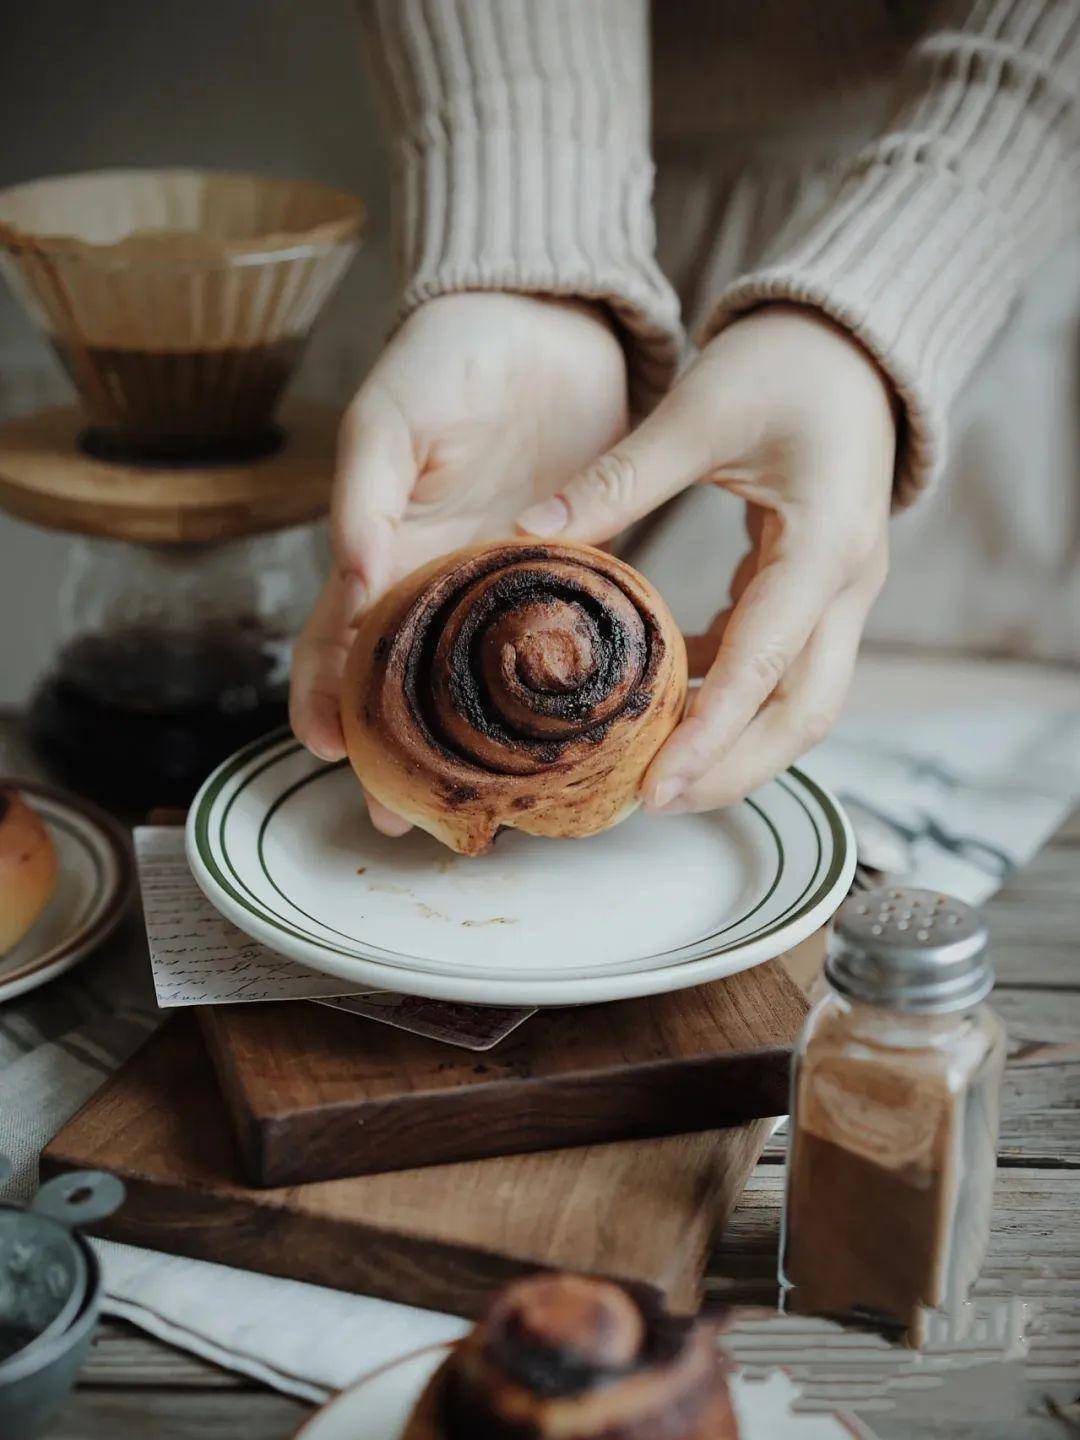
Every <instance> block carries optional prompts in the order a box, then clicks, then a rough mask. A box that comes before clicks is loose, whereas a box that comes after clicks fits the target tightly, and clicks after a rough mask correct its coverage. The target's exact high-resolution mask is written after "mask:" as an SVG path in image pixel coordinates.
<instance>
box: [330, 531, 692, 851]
mask: <svg viewBox="0 0 1080 1440" xmlns="http://www.w3.org/2000/svg"><path fill="white" fill-rule="evenodd" d="M686 686H687V678H686V650H685V646H684V644H683V639H682V636H681V634H680V633H679V629H678V627H677V626H676V624H675V621H674V619H673V617H672V615H671V612H670V611H669V610H668V608H667V606H666V605H665V604H664V601H663V600H662V599H661V598H660V596H659V595H658V594H657V593H656V591H655V590H654V589H653V588H652V586H651V585H650V584H649V583H648V582H647V581H646V580H645V579H644V578H643V577H642V576H640V575H639V574H638V573H637V572H636V571H635V570H633V569H631V567H630V566H629V565H627V564H625V563H624V562H623V561H621V560H617V559H616V558H615V557H614V556H612V555H608V554H606V553H605V552H603V551H601V550H594V549H593V548H592V547H591V546H587V545H572V544H549V543H543V542H539V541H531V540H519V541H503V542H498V543H496V544H489V545H481V546H475V547H473V548H471V549H468V550H462V551H459V552H457V553H456V554H454V555H450V556H447V557H445V558H443V559H441V560H437V561H435V562H433V563H432V564H430V565H427V566H424V567H423V568H421V569H419V570H417V571H415V572H414V573H413V574H412V575H409V576H408V577H407V578H406V579H404V580H402V581H401V582H400V583H399V584H398V585H396V586H395V587H394V588H393V589H392V590H390V591H389V592H388V593H387V594H386V595H385V596H384V597H383V598H382V600H380V601H379V602H378V603H377V604H376V605H375V606H374V607H373V608H372V610H370V611H369V612H368V614H367V615H366V616H365V617H364V618H363V620H362V621H361V623H360V626H359V629H358V632H357V636H356V640H355V643H354V645H353V648H352V652H351V654H350V656H349V661H348V664H347V666H346V670H345V680H344V685H343V691H342V724H343V727H344V731H345V740H346V744H347V746H348V751H349V759H350V760H351V762H352V765H353V768H354V769H355V771H356V773H357V775H358V776H359V777H360V780H361V781H362V782H363V784H364V785H365V786H366V787H367V789H368V790H369V791H370V793H371V794H372V795H374V796H375V798H376V799H377V800H380V801H381V802H382V803H383V804H384V805H386V806H388V807H389V808H390V809H391V810H394V811H396V812H397V813H398V814H399V815H402V816H404V818H405V819H406V820H410V821H411V822H412V823H413V824H414V825H418V826H420V827H421V829H423V830H427V831H428V832H429V833H430V834H432V835H434V836H435V837H436V839H438V840H441V841H442V842H443V843H444V844H445V845H448V846H450V848H451V849H452V850H457V851H459V852H460V853H461V854H464V855H476V854H479V853H481V852H482V851H484V850H486V849H487V848H488V847H489V846H490V844H491V842H492V840H493V838H494V836H495V833H496V831H497V830H498V829H499V828H500V827H501V826H504V825H506V826H514V827H516V828H517V829H519V830H525V831H527V832H528V833H529V834H531V835H551V836H581V835H593V834H595V833H596V832H597V831H599V830H605V829H607V828H608V827H609V826H611V825H615V824H617V823H618V821H620V820H622V819H623V818H625V816H626V815H628V814H629V813H630V812H631V811H632V810H633V809H634V808H635V807H636V805H637V803H638V787H639V785H640V783H641V780H642V777H643V776H644V774H645V771H646V770H647V768H648V766H649V762H650V761H651V760H652V758H653V756H654V755H655V754H656V752H657V751H658V750H659V749H660V746H661V745H662V744H663V743H664V741H665V740H666V739H667V737H668V735H670V733H671V731H672V730H673V729H674V728H675V726H676V724H677V723H678V721H679V720H680V718H681V717H682V712H683V707H684V705H685V702H686Z"/></svg>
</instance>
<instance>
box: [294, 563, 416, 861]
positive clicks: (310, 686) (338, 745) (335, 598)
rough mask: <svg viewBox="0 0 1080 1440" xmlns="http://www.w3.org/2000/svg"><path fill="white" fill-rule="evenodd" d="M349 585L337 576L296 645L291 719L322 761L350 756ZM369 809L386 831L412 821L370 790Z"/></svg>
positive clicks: (374, 821) (327, 586)
mask: <svg viewBox="0 0 1080 1440" xmlns="http://www.w3.org/2000/svg"><path fill="white" fill-rule="evenodd" d="M350 620H351V615H349V607H348V595H347V587H346V586H345V584H344V582H343V581H342V579H341V577H340V576H338V575H332V576H331V577H330V579H329V580H328V581H327V582H326V584H325V585H324V586H323V592H322V594H321V595H320V596H319V599H318V601H317V602H316V605H315V608H314V610H313V611H312V612H311V616H310V618H309V619H308V623H307V625H306V626H305V627H304V630H303V632H302V634H301V635H300V638H299V639H298V640H297V642H296V647H295V649H294V650H293V663H292V681H291V684H290V687H289V723H290V724H291V725H292V728H293V734H294V735H295V736H296V738H297V739H298V740H299V741H300V743H301V744H302V745H306V746H307V748H308V749H309V750H310V751H311V753H312V754H313V755H316V756H317V757H318V758H319V759H320V760H329V761H334V760H342V759H344V757H345V735H344V732H343V731H342V728H341V679H342V675H343V674H344V671H345V661H346V659H347V658H348V654H349V649H350V646H351V644H352V637H353V629H352V625H351V623H350ZM364 799H365V800H366V802H367V808H368V814H369V815H370V816H371V823H372V824H373V825H374V826H375V829H376V830H381V831H382V833H383V834H384V835H393V836H397V835H404V834H405V833H406V831H408V830H411V829H412V826H411V825H410V824H409V822H408V821H407V820H403V819H402V818H401V816H400V815H397V814H395V813H394V811H393V810H388V809H387V808H386V806H385V805H382V804H380V803H379V801H378V800H376V799H375V797H374V796H373V795H369V794H368V792H367V791H366V790H365V791H364Z"/></svg>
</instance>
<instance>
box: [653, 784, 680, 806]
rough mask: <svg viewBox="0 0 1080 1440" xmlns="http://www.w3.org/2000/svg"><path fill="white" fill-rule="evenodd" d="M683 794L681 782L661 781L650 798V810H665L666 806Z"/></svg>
mask: <svg viewBox="0 0 1080 1440" xmlns="http://www.w3.org/2000/svg"><path fill="white" fill-rule="evenodd" d="M682 793H683V783H682V781H681V780H661V781H660V784H659V785H657V786H656V788H655V789H654V790H653V792H652V795H651V796H650V797H649V801H648V804H649V808H650V810H663V808H664V806H665V805H670V804H671V802H672V801H673V800H677V799H678V798H679V796H680V795H681V794H682Z"/></svg>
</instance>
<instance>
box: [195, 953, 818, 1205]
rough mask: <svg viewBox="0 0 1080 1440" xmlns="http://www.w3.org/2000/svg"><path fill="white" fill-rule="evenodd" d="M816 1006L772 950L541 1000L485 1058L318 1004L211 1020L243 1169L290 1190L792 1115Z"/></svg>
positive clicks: (210, 1038) (256, 1181)
mask: <svg viewBox="0 0 1080 1440" xmlns="http://www.w3.org/2000/svg"><path fill="white" fill-rule="evenodd" d="M806 1009H807V1006H806V1000H805V998H804V997H803V994H802V992H801V991H800V990H799V989H798V987H797V986H796V985H795V984H794V983H793V981H792V980H791V979H790V978H789V976H788V974H787V973H786V971H785V969H784V967H783V965H782V963H781V962H780V961H773V962H772V963H771V964H768V965H761V966H758V967H756V968H755V969H753V970H747V971H744V972H743V973H742V974H740V975H733V976H731V977H730V978H729V979H727V980H721V981H717V982H715V983H714V984H711V985H705V986H701V987H699V988H698V989H695V990H681V991H677V992H675V993H673V994H670V995H655V996H649V997H646V998H642V999H638V1000H624V1001H618V1002H615V1003H613V1004H607V1005H592V1006H587V1007H580V1008H577V1009H563V1010H545V1011H541V1012H540V1013H539V1014H537V1015H534V1016H533V1017H532V1018H531V1019H530V1020H528V1021H526V1023H525V1024H524V1025H523V1026H521V1028H520V1029H518V1030H516V1031H515V1032H514V1033H513V1034H512V1035H510V1036H509V1037H508V1038H507V1039H506V1040H504V1041H503V1042H502V1043H501V1044H500V1045H498V1046H497V1047H496V1048H495V1049H494V1050H492V1051H488V1052H485V1053H483V1054H477V1053H476V1052H473V1051H468V1050H461V1049H455V1048H453V1047H452V1046H448V1045H445V1044H440V1043H439V1042H437V1041H434V1040H429V1039H425V1038H424V1037H422V1036H419V1035H413V1034H409V1033H407V1032H405V1031H402V1030H395V1029H393V1028H391V1027H390V1026H387V1025H381V1024H378V1023H376V1022H374V1021H372V1020H367V1019H362V1018H360V1017H358V1016H356V1015H349V1014H345V1013H342V1012H340V1011H335V1010H331V1009H328V1008H326V1007H325V1006H321V1005H312V1004H310V1003H290V1004H280V1005H266V1004H261V1005H217V1006H206V1007H204V1008H203V1009H202V1011H201V1012H200V1019H201V1022H202V1026H203V1033H204V1036H205V1038H206V1040H207V1043H208V1046H209V1049H210V1053H211V1055H212V1057H213V1060H214V1064H215V1068H216V1070H217V1074H218V1079H219V1082H220V1084H221V1087H222V1090H223V1092H224V1095H225V1099H226V1102H227V1104H228V1107H229V1111H230V1113H231V1115H232V1118H233V1124H234V1126H235V1132H236V1136H237V1139H238V1142H239V1146H240V1153H241V1157H242V1162H243V1166H244V1172H245V1176H246V1178H247V1180H248V1181H249V1182H250V1183H251V1184H253V1185H289V1184H298V1183H301V1182H303V1181H310V1180H326V1179H333V1178H335V1177H337V1176H342V1175H365V1174H370V1173H372V1172H375V1171H386V1170H400V1169H409V1168H411V1167H413V1166H417V1165H434V1164H443V1163H445V1162H447V1161H453V1160H474V1159H481V1158H483V1157H485V1156H490V1155H514V1154H520V1153H522V1152H526V1151H533V1150H548V1149H553V1148H556V1147H561V1146H567V1145H583V1144H590V1143H594V1142H597V1141H605V1140H625V1139H636V1138H641V1137H645V1136H657V1135H671V1134H688V1133H690V1132H692V1131H696V1130H712V1129H716V1128H717V1127H718V1126H726V1125H733V1124H736V1123H738V1122H740V1121H742V1120H747V1119H753V1118H757V1117H760V1116H763V1115H778V1114H783V1113H784V1112H785V1111H786V1110H787V1105H788V1060H789V1053H790V1047H791V1045H792V1043H793V1041H794V1040H795V1037H796V1036H797V1035H798V1033H799V1030H800V1029H801V1027H802V1023H803V1019H804V1018H805V1015H806Z"/></svg>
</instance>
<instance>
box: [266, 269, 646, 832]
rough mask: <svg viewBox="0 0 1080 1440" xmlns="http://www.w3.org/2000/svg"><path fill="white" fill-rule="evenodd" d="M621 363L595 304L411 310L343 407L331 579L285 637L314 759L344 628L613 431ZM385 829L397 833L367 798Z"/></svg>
mask: <svg viewBox="0 0 1080 1440" xmlns="http://www.w3.org/2000/svg"><path fill="white" fill-rule="evenodd" d="M626 425H627V401H626V364H625V360H624V357H623V352H622V348H621V346H620V344H619V342H618V340H617V338H616V336H615V334H614V332H613V331H612V329H611V327H610V326H609V325H608V323H607V321H606V320H605V319H604V317H603V314H602V312H600V311H599V310H597V309H596V308H594V307H592V306H589V305H585V304H582V303H579V302H577V301H563V300H550V299H541V298H537V297H532V296H526V295H507V294H499V293H487V292H483V293H480V292H478V293H475V294H460V295H447V296H442V297H440V298H439V299H436V300H430V301H428V302H427V304H425V305H423V306H421V307H420V309H419V310H417V311H415V312H414V313H413V314H412V316H410V318H409V319H408V320H407V321H406V322H405V324H404V325H403V326H402V327H401V329H400V330H399V331H398V332H397V334H396V335H395V336H394V338H393V339H392V340H391V342H390V344H389V345H388V346H387V348H386V350H385V351H384V352H383V354H382V355H381V356H380V357H379V359H378V361H377V362H376V364H375V366H374V368H373V369H372V371H371V373H370V375H369V376H368V378H367V380H366V381H365V382H364V384H363V386H362V387H361V389H360V391H359V393H358V394H357V396H356V399H355V400H354V401H353V403H352V405H351V406H350V407H349V409H348V410H347V411H346V413H345V417H344V419H343V421H342V426H341V433H340V437H339V443H338V466H337V477H336V481H335V488H334V499H333V505H332V509H331V518H330V531H331V540H332V544H333V551H334V571H333V573H332V574H331V576H330V578H329V580H328V581H327V583H326V585H325V587H324V589H323V592H322V595H321V596H320V597H319V600H318V602H317V604H316V606H315V609H314V610H313V611H312V614H311V617H310V619H309V620H308V623H307V625H306V626H305V628H304V631H303V633H302V635H301V636H300V639H299V640H298V642H297V646H296V651H295V654H294V657H293V672H292V689H291V694H290V719H291V721H292V726H293V730H294V731H295V732H296V735H297V737H298V739H300V740H301V741H302V742H303V743H304V744H305V745H306V746H307V747H308V749H309V750H311V751H313V753H314V754H316V755H318V756H319V757H320V758H322V759H324V760H338V759H340V758H341V757H342V756H343V755H344V754H345V740H344V736H343V735H342V731H341V720H340V717H339V693H340V688H341V675H342V671H343V669H344V665H345V658H346V656H347V654H348V651H349V646H350V643H351V640H352V633H353V628H354V625H355V622H356V619H357V618H358V617H359V615H361V614H362V613H363V611H364V610H366V609H367V608H368V606H370V605H371V604H372V603H373V602H374V601H375V600H376V599H377V598H378V597H379V595H380V594H382V592H383V591H384V590H386V589H387V588H388V587H389V586H390V585H392V584H394V582H395V581H397V580H399V579H400V578H401V577H402V576H403V575H407V574H408V573H409V572H410V571H411V570H414V569H416V567H417V566H418V565H422V564H424V563H425V562H426V561H428V560H430V559H433V558H434V557H435V556H437V555H442V554H446V553H447V552H449V551H451V550H455V549H457V548H458V547H459V546H462V545H467V544H470V543H472V542H473V541H476V540H482V539H495V538H500V537H503V536H507V535H511V534H513V532H514V520H515V517H516V516H517V515H518V514H520V512H521V511H522V510H523V509H525V508H526V507H527V506H529V505H531V504H533V503H535V502H537V501H541V500H545V499H547V498H549V497H550V496H552V495H554V494H555V492H556V491H557V490H559V488H560V487H561V486H562V485H563V484H564V483H565V481H567V480H568V479H569V478H570V477H571V476H572V475H574V474H575V473H576V472H577V471H579V470H581V469H583V468H584V467H585V466H586V465H588V464H589V463H590V462H591V461H592V460H593V459H595V458H596V456H597V455H599V454H600V453H601V452H603V451H604V450H606V449H608V448H609V447H610V446H611V445H612V444H614V443H615V441H616V440H618V439H619V438H620V437H621V436H622V435H623V433H624V432H625V430H626ZM368 807H369V810H370V812H371V817H372V820H373V822H374V823H375V825H376V826H377V827H378V828H379V829H381V830H383V831H385V833H387V834H401V833H403V831H404V830H406V829H407V828H408V826H407V825H406V824H405V823H404V822H403V821H402V820H401V819H400V818H399V817H398V816H396V815H393V814H392V813H391V812H390V811H388V810H386V809H385V808H384V807H383V806H381V805H379V804H378V802H377V801H373V800H372V799H371V798H370V797H368Z"/></svg>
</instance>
